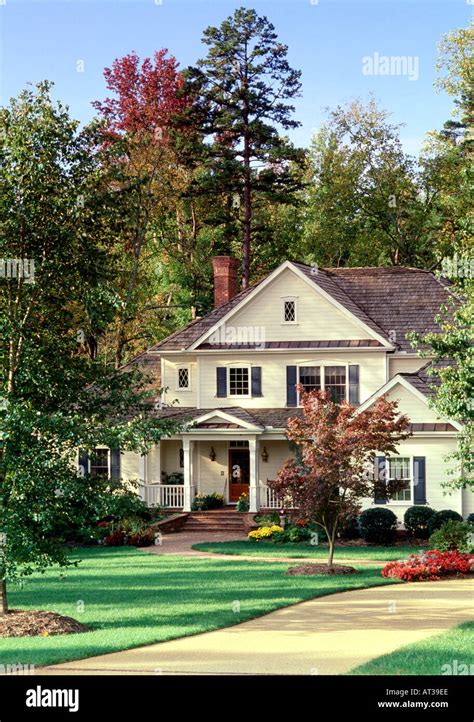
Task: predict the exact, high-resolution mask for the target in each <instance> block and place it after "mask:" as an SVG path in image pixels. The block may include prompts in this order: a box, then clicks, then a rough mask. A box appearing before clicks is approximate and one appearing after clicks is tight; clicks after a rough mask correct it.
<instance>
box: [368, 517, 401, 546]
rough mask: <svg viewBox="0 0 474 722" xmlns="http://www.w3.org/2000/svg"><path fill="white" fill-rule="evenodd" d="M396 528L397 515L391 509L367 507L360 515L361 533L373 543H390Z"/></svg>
mask: <svg viewBox="0 0 474 722" xmlns="http://www.w3.org/2000/svg"><path fill="white" fill-rule="evenodd" d="M396 528H397V517H396V516H395V514H394V513H393V511H390V509H366V510H365V511H363V512H362V514H361V515H360V517H359V531H360V535H361V537H362V538H363V539H365V541H366V542H369V543H371V544H390V543H391V542H393V540H394V538H395V531H396Z"/></svg>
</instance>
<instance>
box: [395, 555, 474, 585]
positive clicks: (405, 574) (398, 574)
mask: <svg viewBox="0 0 474 722" xmlns="http://www.w3.org/2000/svg"><path fill="white" fill-rule="evenodd" d="M473 573H474V556H473V555H472V554H462V553H461V552H457V551H449V552H439V551H437V550H430V551H427V552H422V553H421V554H412V555H411V556H409V557H408V559H402V560H400V561H396V562H388V564H386V565H385V566H384V568H383V569H382V576H383V577H386V578H389V577H392V578H395V579H402V580H403V581H404V582H418V581H424V580H427V581H433V580H436V579H440V578H441V577H445V576H453V575H460V574H462V575H465V574H473Z"/></svg>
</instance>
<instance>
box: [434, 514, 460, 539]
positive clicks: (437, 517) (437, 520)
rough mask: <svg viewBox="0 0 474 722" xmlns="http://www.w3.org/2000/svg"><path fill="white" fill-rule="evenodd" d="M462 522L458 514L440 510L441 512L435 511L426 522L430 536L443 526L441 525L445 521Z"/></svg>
mask: <svg viewBox="0 0 474 722" xmlns="http://www.w3.org/2000/svg"><path fill="white" fill-rule="evenodd" d="M451 520H452V521H462V520H463V519H462V516H461V514H458V513H457V511H453V510H452V509H442V510H441V511H435V513H434V514H433V516H432V517H431V519H430V520H429V522H428V529H429V532H430V536H431V534H432V533H433V532H434V531H436V529H439V528H440V527H442V526H443V524H444V523H445V522H447V521H451Z"/></svg>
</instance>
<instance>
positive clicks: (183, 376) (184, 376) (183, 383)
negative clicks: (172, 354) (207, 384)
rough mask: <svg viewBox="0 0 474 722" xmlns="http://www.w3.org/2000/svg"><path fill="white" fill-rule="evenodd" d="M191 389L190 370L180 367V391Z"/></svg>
mask: <svg viewBox="0 0 474 722" xmlns="http://www.w3.org/2000/svg"><path fill="white" fill-rule="evenodd" d="M190 387H191V384H190V378H189V368H188V367H187V366H180V367H179V368H178V391H189V390H190Z"/></svg>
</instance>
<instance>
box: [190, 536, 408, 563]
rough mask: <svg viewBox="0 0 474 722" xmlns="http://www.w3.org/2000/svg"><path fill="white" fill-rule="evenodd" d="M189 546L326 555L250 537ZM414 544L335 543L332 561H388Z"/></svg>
mask: <svg viewBox="0 0 474 722" xmlns="http://www.w3.org/2000/svg"><path fill="white" fill-rule="evenodd" d="M193 549H198V550H199V551H202V552H212V553H214V554H231V555H237V556H238V555H239V554H243V555H245V556H252V557H281V558H282V559H285V558H287V557H293V558H294V559H298V558H301V559H306V558H308V557H311V558H312V559H326V558H327V555H328V548H327V546H325V545H323V544H321V546H312V545H311V544H303V543H298V544H291V543H288V544H274V543H272V542H251V541H245V540H243V541H229V542H204V543H202V544H194V546H193ZM418 551H419V549H418V548H417V547H409V546H397V547H377V546H373V547H363V546H352V547H351V546H344V547H336V553H335V555H334V561H335V562H336V563H337V560H338V558H339V559H354V561H356V560H357V559H367V560H372V561H380V562H389V561H393V560H396V559H403V558H405V557H407V556H408V555H409V554H416V553H417V552H418Z"/></svg>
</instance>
